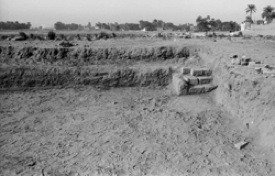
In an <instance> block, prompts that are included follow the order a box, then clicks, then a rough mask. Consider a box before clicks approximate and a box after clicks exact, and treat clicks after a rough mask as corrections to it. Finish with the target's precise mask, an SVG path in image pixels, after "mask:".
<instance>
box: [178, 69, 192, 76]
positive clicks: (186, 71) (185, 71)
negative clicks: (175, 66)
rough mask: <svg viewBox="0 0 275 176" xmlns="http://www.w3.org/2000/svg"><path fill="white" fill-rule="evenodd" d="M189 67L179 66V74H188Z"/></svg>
mask: <svg viewBox="0 0 275 176" xmlns="http://www.w3.org/2000/svg"><path fill="white" fill-rule="evenodd" d="M190 70H191V69H190V68H188V67H181V68H180V74H182V75H188V74H190Z"/></svg>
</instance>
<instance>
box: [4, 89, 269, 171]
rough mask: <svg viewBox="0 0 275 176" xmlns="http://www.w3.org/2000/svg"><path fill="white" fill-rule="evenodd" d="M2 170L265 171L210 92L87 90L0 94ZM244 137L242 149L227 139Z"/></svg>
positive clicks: (261, 160) (263, 162) (264, 163)
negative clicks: (175, 92)
mask: <svg viewBox="0 0 275 176" xmlns="http://www.w3.org/2000/svg"><path fill="white" fill-rule="evenodd" d="M1 102H2V103H1V111H2V112H1V114H2V115H1V116H2V118H1V158H2V160H1V170H2V174H3V175H12V174H20V175H41V174H42V172H44V175H46V174H48V175H51V174H53V173H54V175H66V174H67V175H70V174H71V175H74V174H75V175H77V174H80V175H270V174H271V168H270V165H269V163H268V161H267V160H266V159H265V158H264V157H263V153H260V152H259V153H258V152H257V151H255V148H254V145H253V141H251V137H250V136H249V135H248V134H246V133H245V131H243V130H242V129H241V128H240V127H239V126H238V125H236V124H237V123H236V122H235V123H234V121H233V120H232V118H231V117H230V115H229V114H228V113H226V112H224V111H222V110H221V108H220V107H218V106H216V105H215V103H214V102H213V100H212V99H211V96H209V95H201V96H184V97H176V96H174V95H173V94H171V92H169V89H159V90H152V89H145V88H125V89H113V90H110V91H96V90H94V89H92V88H85V89H82V90H81V89H80V90H77V89H65V90H47V91H35V92H25V93H8V94H7V93H5V94H2V95H1ZM242 140H248V141H250V143H249V145H247V147H245V148H244V149H242V150H238V149H236V148H235V147H234V144H235V143H237V142H239V141H242Z"/></svg>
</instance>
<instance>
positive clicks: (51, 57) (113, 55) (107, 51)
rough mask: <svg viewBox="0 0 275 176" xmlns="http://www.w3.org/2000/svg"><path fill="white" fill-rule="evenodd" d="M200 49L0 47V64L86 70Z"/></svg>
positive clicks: (190, 54) (162, 47)
mask: <svg viewBox="0 0 275 176" xmlns="http://www.w3.org/2000/svg"><path fill="white" fill-rule="evenodd" d="M199 50H200V48H199V47H192V46H190V47H189V46H184V47H178V46H160V47H133V48H132V47H129V48H89V47H72V48H63V47H56V48H38V47H23V48H20V47H13V46H0V64H8V65H11V64H19V65H25V64H27V65H32V64H42V65H59V66H87V65H95V64H112V63H119V62H124V61H126V60H128V61H129V60H131V61H140V60H143V61H156V60H166V59H174V58H182V57H185V58H187V57H189V56H192V55H196V53H197V52H198V51H199Z"/></svg>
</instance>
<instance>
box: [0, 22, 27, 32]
mask: <svg viewBox="0 0 275 176" xmlns="http://www.w3.org/2000/svg"><path fill="white" fill-rule="evenodd" d="M30 28H31V23H30V22H28V23H19V22H18V21H15V22H13V21H7V22H3V21H1V22H0V30H22V29H30Z"/></svg>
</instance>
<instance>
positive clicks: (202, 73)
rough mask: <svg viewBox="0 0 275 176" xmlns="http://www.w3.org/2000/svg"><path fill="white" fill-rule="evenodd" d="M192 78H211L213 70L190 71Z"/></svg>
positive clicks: (198, 69) (197, 69) (194, 69)
mask: <svg viewBox="0 0 275 176" xmlns="http://www.w3.org/2000/svg"><path fill="white" fill-rule="evenodd" d="M190 75H192V76H211V75H212V70H211V69H209V68H192V69H191V71H190Z"/></svg>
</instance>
